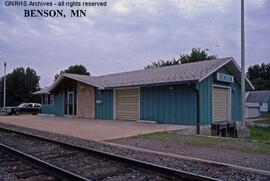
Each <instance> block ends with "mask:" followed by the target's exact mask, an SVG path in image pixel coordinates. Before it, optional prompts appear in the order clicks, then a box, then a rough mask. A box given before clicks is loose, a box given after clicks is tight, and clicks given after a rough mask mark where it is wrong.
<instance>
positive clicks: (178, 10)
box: [0, 0, 270, 87]
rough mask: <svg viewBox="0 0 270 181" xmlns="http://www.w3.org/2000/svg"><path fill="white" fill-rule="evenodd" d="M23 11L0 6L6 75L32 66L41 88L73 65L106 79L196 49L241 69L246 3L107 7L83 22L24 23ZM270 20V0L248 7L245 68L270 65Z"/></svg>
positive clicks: (0, 58) (136, 1) (113, 1)
mask: <svg viewBox="0 0 270 181" xmlns="http://www.w3.org/2000/svg"><path fill="white" fill-rule="evenodd" d="M47 1H49V0H47ZM80 1H83V0H80ZM87 1H90V0H87ZM23 9H25V7H7V6H5V5H4V1H1V2H0V75H3V66H2V65H3V62H4V61H6V62H7V64H8V66H7V72H12V71H13V70H14V68H17V67H31V68H33V69H34V70H35V71H36V72H37V74H38V75H39V76H40V77H41V80H40V86H41V87H45V86H49V85H50V84H51V83H52V82H53V79H54V75H55V74H56V73H59V72H60V71H61V70H63V69H66V68H67V67H68V66H70V65H75V64H82V65H84V66H85V67H86V68H87V69H88V71H89V72H90V74H91V75H103V74H109V73H117V72H123V71H130V70H137V69H143V67H144V66H145V65H147V64H150V63H151V62H152V61H156V60H160V59H164V60H167V59H172V58H178V57H179V55H180V54H186V53H190V51H191V49H192V48H202V49H206V48H207V49H209V53H210V54H216V55H217V56H218V57H220V58H221V57H234V59H235V60H236V62H237V63H238V64H239V65H240V0H218V1H217V0H192V1H191V0H108V1H107V7H88V8H82V9H86V10H87V16H86V17H83V18H44V17H40V18H25V17H23ZM69 9H70V8H66V10H69ZM269 19H270V1H269V0H246V1H245V23H246V24H245V29H246V68H247V67H248V66H250V65H254V64H259V63H262V62H270V21H269Z"/></svg>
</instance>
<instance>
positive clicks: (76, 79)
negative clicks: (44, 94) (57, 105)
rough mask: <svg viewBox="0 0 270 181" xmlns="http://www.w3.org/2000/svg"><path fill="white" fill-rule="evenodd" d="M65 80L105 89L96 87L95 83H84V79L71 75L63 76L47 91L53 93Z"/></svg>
mask: <svg viewBox="0 0 270 181" xmlns="http://www.w3.org/2000/svg"><path fill="white" fill-rule="evenodd" d="M65 78H69V79H72V80H75V81H78V82H82V83H85V84H87V85H90V86H93V87H97V88H99V89H103V87H101V86H99V85H96V84H94V83H91V82H88V81H84V80H82V79H79V78H77V77H74V76H72V75H71V74H61V75H60V76H59V77H58V78H57V79H56V80H55V81H54V82H53V84H52V85H51V86H50V87H49V88H48V89H47V91H48V92H52V91H53V90H54V89H55V88H56V87H57V86H58V85H59V84H60V83H61V82H62V81H63V80H64V79H65Z"/></svg>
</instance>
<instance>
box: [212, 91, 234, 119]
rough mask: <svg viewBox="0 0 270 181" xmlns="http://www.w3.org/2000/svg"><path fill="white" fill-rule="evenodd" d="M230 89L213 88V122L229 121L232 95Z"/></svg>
mask: <svg viewBox="0 0 270 181" xmlns="http://www.w3.org/2000/svg"><path fill="white" fill-rule="evenodd" d="M229 90H230V89H228V88H221V87H214V88H213V120H214V122H219V121H228V120H229V115H230V113H229V107H230V93H229Z"/></svg>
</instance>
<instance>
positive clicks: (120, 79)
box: [34, 58, 254, 125]
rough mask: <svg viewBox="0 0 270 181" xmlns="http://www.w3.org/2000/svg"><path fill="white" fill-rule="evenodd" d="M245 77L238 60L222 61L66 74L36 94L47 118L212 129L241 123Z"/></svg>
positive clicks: (248, 86) (224, 59) (248, 83)
mask: <svg viewBox="0 0 270 181" xmlns="http://www.w3.org/2000/svg"><path fill="white" fill-rule="evenodd" d="M240 78H241V72H240V68H239V66H238V65H237V63H236V62H235V60H234V59H233V58H222V59H215V60H208V61H201V62H195V63H188V64H182V65H173V66H167V67H161V68H153V69H147V70H137V71H131V72H123V73H116V74H109V75H103V76H88V75H78V74H67V73H64V74H61V76H60V77H59V78H58V79H57V80H56V81H55V82H54V83H53V84H52V85H51V86H50V87H49V88H47V89H44V90H41V91H38V92H35V93H34V94H39V95H41V97H42V113H45V114H54V115H58V116H65V115H67V116H76V117H84V118H92V119H108V120H132V121H154V122H157V123H161V124H181V125H196V124H198V123H200V124H201V125H207V124H211V123H213V122H220V121H239V120H241V116H242V115H241V88H240ZM245 80H246V84H245V85H246V90H253V89H254V88H253V86H252V84H251V83H250V81H249V80H248V79H247V78H246V79H245Z"/></svg>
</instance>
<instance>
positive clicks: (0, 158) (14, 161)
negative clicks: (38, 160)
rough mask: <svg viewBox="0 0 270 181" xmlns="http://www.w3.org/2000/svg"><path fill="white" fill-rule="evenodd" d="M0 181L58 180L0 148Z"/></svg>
mask: <svg viewBox="0 0 270 181" xmlns="http://www.w3.org/2000/svg"><path fill="white" fill-rule="evenodd" d="M1 146H2V145H1ZM0 180H44V181H54V180H58V179H57V178H56V177H54V176H53V175H50V174H48V173H47V172H46V171H44V170H43V169H40V168H39V167H34V166H32V165H29V164H28V162H26V161H25V160H24V159H21V158H18V157H16V156H14V154H11V153H10V152H7V150H6V149H2V147H1V148H0Z"/></svg>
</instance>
